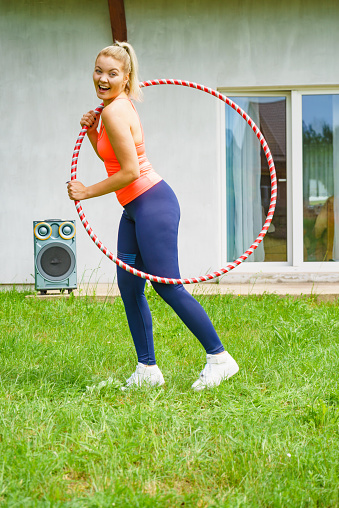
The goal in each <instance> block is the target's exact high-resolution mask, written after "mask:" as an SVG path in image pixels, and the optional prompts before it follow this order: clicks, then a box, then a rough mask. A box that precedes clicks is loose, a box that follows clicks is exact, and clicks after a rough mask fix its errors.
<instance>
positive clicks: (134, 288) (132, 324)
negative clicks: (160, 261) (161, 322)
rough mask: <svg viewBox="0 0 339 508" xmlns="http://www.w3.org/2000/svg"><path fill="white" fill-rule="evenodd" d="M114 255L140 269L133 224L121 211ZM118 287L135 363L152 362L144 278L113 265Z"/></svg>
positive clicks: (141, 266) (151, 333)
mask: <svg viewBox="0 0 339 508" xmlns="http://www.w3.org/2000/svg"><path fill="white" fill-rule="evenodd" d="M118 258H119V259H121V261H123V262H124V263H127V264H129V265H131V266H133V267H135V268H137V269H138V270H144V267H143V264H142V260H141V257H140V252H139V247H138V242H137V239H136V234H135V223H134V221H133V220H132V219H131V218H130V217H129V216H128V214H127V213H126V211H124V213H123V215H122V217H121V221H120V227H119V234H118ZM117 278H118V286H119V290H120V294H121V297H122V300H123V302H124V306H125V311H126V316H127V320H128V324H129V328H130V330H131V334H132V337H133V341H134V345H135V349H136V351H137V356H138V362H140V363H142V364H144V365H155V363H156V362H155V355H154V345H153V332H152V317H151V313H150V310H149V307H148V303H147V300H146V297H145V294H144V289H145V280H144V279H141V278H140V277H136V276H135V275H133V274H131V273H128V272H126V270H123V269H122V268H120V267H119V266H117Z"/></svg>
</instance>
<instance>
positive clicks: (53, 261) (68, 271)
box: [33, 219, 77, 294]
mask: <svg viewBox="0 0 339 508" xmlns="http://www.w3.org/2000/svg"><path fill="white" fill-rule="evenodd" d="M33 232H34V271H35V289H36V290H38V291H40V292H41V293H42V294H46V293H47V291H48V290H53V289H59V290H60V291H62V290H65V289H67V290H68V293H71V292H72V291H73V289H76V287H77V272H76V249H75V221H74V220H70V221H62V220H57V219H55V220H53V219H50V220H44V221H34V222H33Z"/></svg>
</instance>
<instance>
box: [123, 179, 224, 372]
mask: <svg viewBox="0 0 339 508" xmlns="http://www.w3.org/2000/svg"><path fill="white" fill-rule="evenodd" d="M179 219H180V209H179V203H178V200H177V198H176V196H175V194H174V192H173V191H172V189H171V188H170V187H169V186H168V185H167V183H165V182H164V181H163V180H162V181H161V182H159V183H157V184H156V185H154V186H153V187H152V188H151V189H149V190H148V191H146V192H145V193H144V194H142V195H141V196H139V197H137V198H136V199H134V200H133V201H131V202H130V203H128V204H127V205H126V206H125V209H124V212H123V214H122V217H121V222H120V227H119V234H118V257H119V259H121V260H122V261H124V262H125V263H127V264H129V265H131V266H133V267H135V268H137V269H138V270H142V271H144V272H146V273H151V274H153V275H160V276H163V277H170V278H176V279H179V278H180V272H179V266H178V246H177V237H178V226H179ZM117 275H118V285H119V289H120V293H121V297H122V300H123V302H124V306H125V310H126V315H127V320H128V324H129V327H130V330H131V334H132V337H133V341H134V345H135V349H136V351H137V355H138V361H139V362H140V363H143V364H145V365H155V363H156V361H155V354H154V344H153V332H152V317H151V312H150V309H149V307H148V303H147V300H146V297H145V293H144V289H145V280H144V279H141V278H139V277H136V276H135V275H132V274H131V273H128V272H126V271H125V270H123V269H122V268H119V267H117ZM152 286H153V287H154V289H155V291H156V292H157V293H158V294H159V295H160V296H161V297H162V298H163V299H164V300H165V302H167V303H168V304H169V305H170V306H171V307H172V309H173V310H174V311H175V312H176V314H177V315H178V316H179V317H180V318H181V319H182V321H183V322H184V323H185V325H186V326H187V327H188V328H189V329H190V330H191V332H192V333H193V334H194V335H195V336H196V337H197V339H198V340H199V341H200V342H201V344H202V346H203V347H204V348H205V350H206V353H209V354H216V353H221V352H222V351H224V347H223V345H222V344H221V342H220V339H219V337H218V335H217V333H216V331H215V329H214V327H213V325H212V323H211V321H210V319H209V317H208V316H207V314H206V312H205V311H204V309H203V308H202V307H201V305H200V304H199V303H198V302H197V301H196V300H195V298H193V296H192V295H191V294H190V293H188V291H186V289H185V288H184V286H183V285H182V284H180V285H167V284H159V283H156V282H152Z"/></svg>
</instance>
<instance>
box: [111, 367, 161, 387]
mask: <svg viewBox="0 0 339 508" xmlns="http://www.w3.org/2000/svg"><path fill="white" fill-rule="evenodd" d="M144 383H147V384H149V385H150V386H161V385H163V384H164V383H165V380H164V376H163V375H162V372H161V370H160V369H159V367H158V366H157V365H150V366H146V365H144V364H143V363H138V365H137V368H136V370H135V372H133V374H132V375H131V377H129V378H128V379H127V381H126V386H123V387H122V388H121V389H122V390H128V389H129V388H133V387H136V386H141V385H142V384H144Z"/></svg>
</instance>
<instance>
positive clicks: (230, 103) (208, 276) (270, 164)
mask: <svg viewBox="0 0 339 508" xmlns="http://www.w3.org/2000/svg"><path fill="white" fill-rule="evenodd" d="M155 85H180V86H186V87H189V88H195V89H196V90H200V91H202V92H206V93H209V94H211V95H213V96H214V97H216V98H217V99H220V100H221V101H223V102H225V103H226V104H227V105H228V106H230V107H231V108H232V109H234V110H235V111H236V112H237V113H238V114H239V115H240V116H241V117H242V118H243V119H244V120H245V121H246V122H247V123H248V125H249V126H250V127H251V128H252V130H253V131H254V133H255V135H256V136H257V138H258V141H259V143H260V144H261V146H262V148H263V150H264V153H265V156H266V159H267V162H268V167H269V171H270V178H271V199H270V206H269V210H268V214H267V217H266V221H265V223H264V225H263V228H262V230H261V231H260V233H259V235H258V237H257V238H256V239H255V240H254V242H253V243H252V245H251V246H250V247H249V248H248V249H247V250H246V251H245V252H244V253H243V254H242V255H241V256H239V257H238V259H236V260H235V261H233V262H232V263H230V264H229V265H227V266H226V267H225V268H220V270H218V271H216V272H212V273H208V274H206V275H201V276H199V277H192V278H190V279H171V278H167V277H160V276H158V275H151V274H149V273H144V272H142V271H140V270H136V269H135V268H133V267H132V266H130V265H127V264H126V263H124V262H123V261H121V260H120V259H118V258H117V257H116V256H115V255H114V254H112V252H110V251H109V250H108V249H107V247H105V246H104V244H103V243H102V242H101V241H100V240H99V238H98V237H97V236H96V234H95V233H94V231H93V230H92V228H91V227H90V225H89V223H88V221H87V219H86V216H85V214H84V211H83V209H82V207H81V204H80V201H75V208H76V210H77V212H78V215H79V217H80V220H81V223H82V225H83V226H84V228H85V230H86V231H87V233H88V235H89V237H90V238H91V239H92V240H93V242H94V243H95V245H96V246H97V247H98V248H99V249H100V250H101V252H103V254H105V256H107V257H108V258H109V259H110V260H111V261H113V262H114V263H115V264H116V265H118V266H119V267H120V268H122V269H123V270H126V271H127V272H129V273H132V274H133V275H136V276H137V277H141V278H142V279H146V280H149V281H151V282H159V283H161V284H197V283H199V282H206V281H209V280H213V279H217V278H218V277H221V276H222V275H225V274H226V273H228V272H229V271H231V270H233V269H234V268H235V267H236V266H238V265H240V264H241V263H243V262H244V261H245V260H246V259H247V258H248V257H249V256H250V255H251V254H252V253H253V252H254V251H255V249H256V248H257V247H258V245H259V244H260V243H261V242H262V241H263V239H264V237H265V235H266V233H267V230H268V228H269V226H270V224H271V222H272V219H273V214H274V210H275V205H276V202H277V177H276V172H275V166H274V162H273V157H272V154H271V152H270V149H269V147H268V144H267V142H266V140H265V138H264V136H263V135H262V133H261V132H260V130H259V128H258V127H257V125H256V124H255V123H254V122H253V120H252V119H251V117H250V116H249V115H248V114H247V113H245V111H244V110H243V109H241V108H240V107H239V106H238V105H237V104H236V103H235V102H233V101H232V100H231V99H229V98H228V97H226V95H222V94H221V93H219V92H217V91H216V90H213V89H212V88H207V87H206V86H203V85H199V84H198V83H192V82H191V81H181V80H177V79H154V80H150V81H143V82H142V83H140V87H141V88H143V87H148V86H155ZM103 108H104V105H103V103H102V104H100V106H98V107H97V108H96V109H95V112H96V113H97V114H98V115H100V114H101V112H102V110H103ZM86 131H87V127H83V128H82V129H81V131H80V134H79V136H78V139H77V141H76V144H75V148H74V151H73V156H72V166H71V180H76V173H77V165H78V157H79V152H80V148H81V145H82V142H83V139H84V137H85V135H86Z"/></svg>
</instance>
